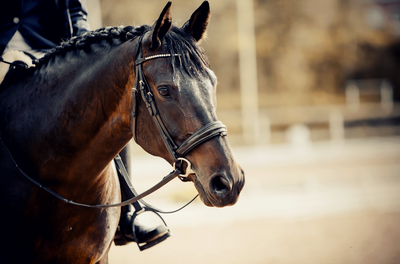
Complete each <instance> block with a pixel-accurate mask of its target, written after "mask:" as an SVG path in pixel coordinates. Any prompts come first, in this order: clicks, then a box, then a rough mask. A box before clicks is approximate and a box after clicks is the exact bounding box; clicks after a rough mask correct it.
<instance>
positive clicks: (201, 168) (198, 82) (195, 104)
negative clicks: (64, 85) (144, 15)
mask: <svg viewBox="0 0 400 264" xmlns="http://www.w3.org/2000/svg"><path fill="white" fill-rule="evenodd" d="M170 5H171V4H170V3H168V4H167V6H166V7H165V8H164V10H163V12H162V13H161V15H160V17H159V19H158V20H157V22H156V23H155V25H154V26H153V27H152V28H151V30H149V31H148V32H146V33H145V34H144V35H143V37H142V41H141V44H139V45H141V49H142V54H141V56H142V58H145V57H147V58H148V57H150V56H154V55H160V54H172V56H166V57H157V59H151V60H148V61H145V62H144V63H142V67H143V68H142V69H143V74H144V77H145V79H146V80H147V82H148V86H149V89H150V92H151V94H152V99H153V100H154V101H155V104H156V107H157V111H158V113H159V114H160V117H161V120H162V123H163V124H164V125H165V128H166V130H167V131H168V134H169V135H170V136H171V138H172V141H173V142H174V144H176V146H180V145H181V144H182V143H183V142H185V140H186V139H187V138H189V137H190V136H191V135H192V134H193V133H195V132H196V131H199V129H201V128H203V127H204V126H205V125H207V124H210V123H212V122H215V121H217V115H216V86H217V78H216V76H215V74H214V73H213V71H212V70H211V69H210V68H209V67H208V65H207V64H208V63H207V59H206V57H205V55H204V54H203V52H202V51H201V49H200V48H199V47H198V45H197V43H198V42H199V41H200V40H201V39H202V38H203V37H204V35H205V31H206V28H207V25H208V21H209V17H210V8H209V4H208V2H204V3H203V4H202V5H201V6H200V7H199V8H198V9H197V10H196V11H195V12H194V13H193V14H192V16H191V18H190V20H189V21H187V22H186V23H185V24H184V25H183V26H182V27H181V28H177V27H175V26H172V23H171V15H170ZM136 75H138V72H136ZM136 78H138V76H136ZM142 96H143V94H142ZM138 102H139V103H138V109H137V120H136V141H137V142H138V144H139V145H141V146H142V148H143V149H145V150H146V151H147V152H149V153H151V154H153V155H156V156H160V157H163V158H164V159H166V160H167V161H168V162H170V163H171V164H172V163H173V162H174V158H173V157H171V155H170V153H169V152H168V151H167V148H166V147H165V144H164V142H163V140H162V139H161V137H160V134H159V131H158V128H157V127H156V126H155V123H154V122H153V121H152V119H151V118H149V111H148V109H147V108H146V105H145V103H144V101H143V100H138ZM184 158H186V159H187V160H189V161H190V163H191V164H192V169H193V173H191V174H190V175H189V177H188V179H189V180H191V181H193V182H194V184H195V186H196V189H197V190H198V192H199V194H200V197H201V199H202V201H203V202H204V203H205V204H206V205H208V206H217V207H223V206H227V205H233V204H235V203H236V201H237V199H238V196H239V193H240V191H241V190H242V188H243V185H244V172H243V170H242V169H241V167H240V166H239V165H238V163H237V162H236V160H235V158H234V156H233V154H232V151H231V149H230V146H229V143H228V140H227V137H226V136H225V134H223V133H222V134H220V135H219V136H215V137H212V138H211V139H209V140H206V141H205V142H203V143H201V144H199V145H198V146H196V147H195V148H193V149H192V150H190V151H189V152H188V153H187V154H185V155H184Z"/></svg>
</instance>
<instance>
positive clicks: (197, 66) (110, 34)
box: [1, 25, 209, 89]
mask: <svg viewBox="0 0 400 264" xmlns="http://www.w3.org/2000/svg"><path fill="white" fill-rule="evenodd" d="M150 29H151V26H149V25H143V26H139V27H133V26H118V27H103V28H100V29H97V30H94V31H88V32H86V33H84V34H82V35H80V36H77V37H73V38H71V39H69V40H67V41H65V42H63V43H61V44H60V45H59V46H57V47H55V48H53V49H52V50H51V51H50V52H49V53H47V54H46V55H45V56H44V57H42V58H40V59H39V60H36V61H35V62H34V64H35V65H36V67H31V68H29V69H15V70H14V71H13V72H9V74H7V76H6V79H5V80H4V82H3V83H2V84H1V86H2V87H1V88H2V89H5V87H7V86H9V85H11V84H12V83H13V82H14V81H15V80H21V79H24V78H27V77H29V76H30V75H32V74H33V72H35V71H36V70H38V69H40V68H41V67H42V66H44V65H46V64H47V63H48V62H49V61H50V60H51V59H53V58H55V57H57V56H59V55H62V54H65V53H67V52H72V51H76V50H84V51H86V52H88V53H89V52H90V51H91V45H93V44H96V43H100V42H102V41H103V40H107V41H108V42H109V44H110V45H112V44H113V43H114V40H115V39H118V40H119V43H121V42H125V41H128V40H130V39H135V38H137V37H139V36H142V35H143V34H144V33H146V32H147V31H149V30H150ZM164 39H165V42H166V44H167V47H168V51H169V52H170V53H171V54H180V55H181V56H179V57H173V59H174V60H175V61H176V62H178V63H179V64H180V65H181V66H182V67H179V69H183V70H184V71H185V72H187V73H188V74H189V75H190V76H193V77H196V78H200V76H201V75H203V74H206V75H208V71H207V68H208V67H209V63H208V59H207V57H206V56H205V54H204V52H203V50H202V49H201V48H200V47H199V46H198V45H197V43H196V41H195V40H194V39H193V38H192V37H191V36H190V34H189V33H187V32H186V31H184V30H182V29H180V28H178V27H175V26H173V27H172V28H171V30H170V31H169V32H168V33H167V35H166V36H165V38H164Z"/></svg>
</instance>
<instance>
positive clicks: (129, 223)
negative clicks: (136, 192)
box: [114, 144, 171, 250]
mask: <svg viewBox="0 0 400 264" xmlns="http://www.w3.org/2000/svg"><path fill="white" fill-rule="evenodd" d="M129 148H130V147H129V144H128V145H127V146H126V147H125V148H124V149H123V150H122V151H121V152H120V156H121V159H122V162H123V163H124V165H125V167H126V169H127V171H128V172H130V171H131V170H130V165H131V164H130V159H129V152H130V149H129ZM125 199H126V197H125V194H124V192H122V200H125ZM133 211H134V210H133V206H132V205H130V204H129V205H125V206H122V207H121V217H120V220H119V224H118V230H117V232H116V234H115V238H114V243H115V245H117V246H122V245H126V244H128V243H130V242H136V243H137V244H138V245H139V248H140V249H141V250H144V249H146V248H149V247H152V246H154V245H156V244H158V243H160V242H162V241H164V240H165V239H167V238H168V237H169V236H171V233H170V231H169V229H168V228H167V227H166V226H165V225H159V226H157V227H146V226H144V225H142V224H141V223H140V222H139V220H138V219H137V218H135V219H133V217H132V216H133ZM135 237H136V239H137V241H136V239H135Z"/></svg>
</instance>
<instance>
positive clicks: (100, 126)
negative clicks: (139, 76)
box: [11, 42, 136, 177]
mask: <svg viewBox="0 0 400 264" xmlns="http://www.w3.org/2000/svg"><path fill="white" fill-rule="evenodd" d="M129 45H130V46H131V47H132V46H133V44H132V43H129V42H128V43H123V44H121V45H119V46H117V47H114V48H112V49H110V50H107V51H106V52H105V51H103V52H101V51H98V50H96V49H95V48H94V50H92V52H91V53H88V54H86V53H85V52H83V51H78V52H80V53H81V55H82V57H81V58H79V57H78V56H76V55H74V54H72V53H70V54H66V55H65V61H69V62H70V63H60V61H61V60H63V59H62V58H58V57H55V58H54V59H52V60H50V61H49V62H48V64H47V65H45V66H43V67H42V68H41V69H40V72H38V73H37V74H35V75H34V76H33V77H32V80H31V81H30V83H29V84H27V85H26V86H30V88H28V90H27V91H26V92H27V93H28V94H29V96H24V97H23V98H21V99H20V100H21V101H20V103H21V104H23V105H24V108H25V109H21V107H20V108H19V109H15V111H21V112H20V113H19V114H18V115H17V117H19V120H18V121H17V120H11V121H13V122H14V123H13V124H16V123H17V122H18V124H17V125H16V126H15V127H14V128H15V129H16V130H20V129H23V130H24V131H29V134H28V133H24V134H23V135H20V138H19V139H15V141H16V142H18V144H19V145H20V148H22V146H27V147H28V149H27V150H26V153H27V154H28V155H29V154H30V159H33V160H34V163H35V165H36V167H37V168H38V169H39V170H40V172H41V174H42V175H46V174H49V175H50V174H52V173H54V171H56V170H57V169H58V168H60V166H64V167H65V166H67V168H66V169H68V170H71V171H70V172H69V173H68V174H71V175H72V174H74V175H77V174H76V172H77V171H81V170H82V168H81V167H85V170H86V171H87V170H88V168H87V167H86V166H88V164H89V165H92V167H93V168H92V171H91V172H88V173H92V174H100V172H101V171H102V169H104V167H105V166H106V165H107V164H108V163H109V161H110V160H111V159H112V157H114V156H115V155H116V154H117V153H118V151H119V150H120V149H121V148H122V147H123V146H124V145H125V144H126V143H127V142H128V141H129V139H130V138H131V136H132V134H131V131H130V124H129V120H130V117H129V111H128V110H129V107H130V104H131V98H130V96H126V95H129V94H130V93H129V92H127V91H128V90H129V89H131V88H132V86H133V83H134V76H133V63H134V62H133V60H134V58H135V57H134V55H135V54H132V53H133V52H132V51H133V50H136V49H132V48H130V49H129ZM99 48H100V47H99ZM33 79H36V80H33ZM32 84H34V85H32ZM38 90H39V92H38ZM28 97H30V98H29V100H28V99H27V98H28ZM11 129H12V128H11ZM11 132H12V131H11ZM38 150H39V151H38ZM31 153H34V154H31ZM77 177H78V175H77Z"/></svg>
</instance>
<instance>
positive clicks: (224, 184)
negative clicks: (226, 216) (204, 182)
mask: <svg viewBox="0 0 400 264" xmlns="http://www.w3.org/2000/svg"><path fill="white" fill-rule="evenodd" d="M211 188H212V190H213V192H214V194H216V195H217V196H219V197H220V198H223V197H225V196H226V195H227V194H228V193H229V192H230V191H231V185H230V183H229V181H228V180H227V179H226V178H225V177H223V176H221V175H217V176H215V177H213V178H212V180H211Z"/></svg>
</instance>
